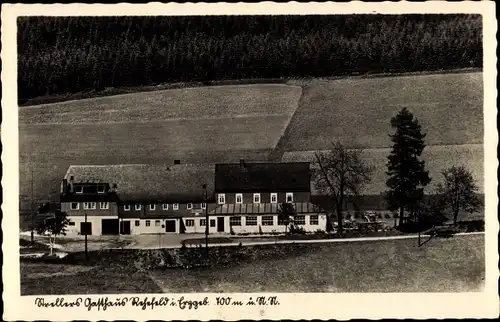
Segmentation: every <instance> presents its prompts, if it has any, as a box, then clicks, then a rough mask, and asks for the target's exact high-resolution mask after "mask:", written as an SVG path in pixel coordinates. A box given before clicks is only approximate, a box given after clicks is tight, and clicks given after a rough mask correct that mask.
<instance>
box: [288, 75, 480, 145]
mask: <svg viewBox="0 0 500 322" xmlns="http://www.w3.org/2000/svg"><path fill="white" fill-rule="evenodd" d="M299 84H302V86H303V95H302V98H301V103H300V106H299V109H298V110H297V111H296V113H295V114H294V116H293V118H292V120H291V121H290V125H289V127H288V129H287V135H286V136H285V137H283V138H282V141H283V142H281V144H282V146H283V149H284V150H285V151H302V150H317V149H325V148H327V147H328V146H329V145H330V143H331V141H332V140H336V139H338V140H340V141H342V142H344V143H345V144H347V145H350V146H358V147H365V148H381V147H389V146H390V141H389V136H388V134H389V133H391V132H392V131H391V128H390V123H389V122H390V119H391V117H392V116H394V115H395V114H396V113H397V112H398V111H399V110H400V109H401V108H402V107H404V106H406V107H408V108H409V109H410V110H411V112H412V113H414V115H415V116H416V117H417V118H418V119H419V120H420V123H421V125H422V128H423V130H424V131H425V132H427V137H426V143H427V144H428V145H451V144H476V143H482V142H483V88H482V86H483V84H482V73H476V72H475V73H461V74H436V75H414V76H403V77H383V78H368V79H339V80H321V79H317V80H311V81H306V82H302V83H300V82H297V85H299Z"/></svg>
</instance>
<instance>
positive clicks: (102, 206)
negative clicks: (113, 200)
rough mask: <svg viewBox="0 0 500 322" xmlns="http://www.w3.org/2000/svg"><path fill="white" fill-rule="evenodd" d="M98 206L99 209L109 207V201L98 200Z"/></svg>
mask: <svg viewBox="0 0 500 322" xmlns="http://www.w3.org/2000/svg"><path fill="white" fill-rule="evenodd" d="M99 208H101V209H109V202H100V203H99Z"/></svg>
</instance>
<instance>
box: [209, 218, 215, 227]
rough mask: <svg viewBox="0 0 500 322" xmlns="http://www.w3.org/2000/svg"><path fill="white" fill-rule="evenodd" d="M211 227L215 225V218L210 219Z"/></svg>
mask: <svg viewBox="0 0 500 322" xmlns="http://www.w3.org/2000/svg"><path fill="white" fill-rule="evenodd" d="M210 227H215V219H210Z"/></svg>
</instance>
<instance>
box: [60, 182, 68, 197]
mask: <svg viewBox="0 0 500 322" xmlns="http://www.w3.org/2000/svg"><path fill="white" fill-rule="evenodd" d="M67 191H68V180H67V179H63V181H62V183H61V193H64V194H65V193H66V192H67Z"/></svg>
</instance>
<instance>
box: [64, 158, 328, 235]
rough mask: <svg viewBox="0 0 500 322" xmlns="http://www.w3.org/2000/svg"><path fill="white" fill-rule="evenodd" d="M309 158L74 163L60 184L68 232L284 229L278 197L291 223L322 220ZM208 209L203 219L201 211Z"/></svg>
mask: <svg viewBox="0 0 500 322" xmlns="http://www.w3.org/2000/svg"><path fill="white" fill-rule="evenodd" d="M310 179H311V178H310V170H309V163H305V162H300V163H247V162H244V161H243V160H242V161H241V162H239V163H234V164H216V165H210V164H180V162H175V164H173V165H148V164H123V165H72V166H70V167H69V168H68V170H67V172H66V175H65V176H64V178H63V180H62V184H61V210H62V211H65V212H67V213H68V215H69V217H70V222H71V223H70V227H69V234H81V233H82V227H83V225H84V223H87V224H85V225H87V226H88V225H89V223H90V226H91V228H90V230H91V231H90V232H91V233H92V234H94V235H100V234H103V235H106V234H145V233H184V232H185V233H204V232H205V229H206V225H207V224H208V225H209V232H210V233H267V232H281V231H284V230H285V226H284V225H283V224H281V223H280V222H279V220H278V212H279V209H280V206H281V205H280V204H282V203H283V202H285V203H288V204H292V205H293V208H294V209H295V211H296V216H294V218H293V219H294V223H295V224H297V225H300V226H302V227H304V228H305V230H309V231H314V230H318V229H322V230H325V228H326V213H325V212H324V211H322V210H321V209H319V208H318V207H316V206H315V205H313V204H312V203H311V201H310V198H311V180H310ZM207 216H208V217H209V222H208V223H207V221H206V218H207Z"/></svg>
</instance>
